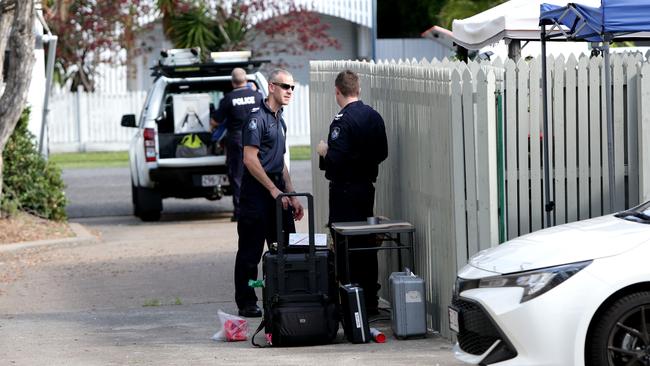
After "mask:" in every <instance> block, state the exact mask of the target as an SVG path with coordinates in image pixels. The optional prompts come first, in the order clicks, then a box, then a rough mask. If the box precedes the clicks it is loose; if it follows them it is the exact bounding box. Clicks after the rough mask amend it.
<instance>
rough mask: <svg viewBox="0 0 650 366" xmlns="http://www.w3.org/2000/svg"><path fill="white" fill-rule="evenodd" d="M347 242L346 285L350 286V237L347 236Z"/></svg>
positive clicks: (345, 240) (345, 252)
mask: <svg viewBox="0 0 650 366" xmlns="http://www.w3.org/2000/svg"><path fill="white" fill-rule="evenodd" d="M344 242H345V251H344V252H343V253H344V254H345V259H344V260H345V283H344V284H348V283H350V251H349V250H348V249H349V248H350V243H349V242H348V236H347V235H346V236H345V239H344Z"/></svg>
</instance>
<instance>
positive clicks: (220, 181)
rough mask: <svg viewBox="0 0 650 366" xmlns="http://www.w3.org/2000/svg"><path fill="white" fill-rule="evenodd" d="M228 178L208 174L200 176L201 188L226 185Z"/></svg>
mask: <svg viewBox="0 0 650 366" xmlns="http://www.w3.org/2000/svg"><path fill="white" fill-rule="evenodd" d="M227 184H228V176H226V175H224V174H210V175H202V176H201V186H202V187H216V186H218V185H227Z"/></svg>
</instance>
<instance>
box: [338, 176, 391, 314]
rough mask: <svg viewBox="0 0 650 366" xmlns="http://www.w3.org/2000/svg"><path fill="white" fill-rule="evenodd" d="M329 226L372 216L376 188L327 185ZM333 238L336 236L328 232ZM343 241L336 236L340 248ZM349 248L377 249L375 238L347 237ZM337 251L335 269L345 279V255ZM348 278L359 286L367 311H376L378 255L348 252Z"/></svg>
mask: <svg viewBox="0 0 650 366" xmlns="http://www.w3.org/2000/svg"><path fill="white" fill-rule="evenodd" d="M329 195H330V197H329V206H330V213H329V223H330V224H331V223H334V222H349V221H366V219H367V218H368V217H371V216H374V214H373V209H374V204H375V187H374V185H373V184H372V183H371V182H330V189H329ZM331 234H332V237H334V235H337V234H335V233H334V231H333V230H332V231H331ZM343 241H344V238H343V237H342V236H340V235H339V236H338V237H337V238H336V242H337V243H338V245H339V246H341V245H342V243H343ZM348 244H349V247H350V248H360V247H373V246H376V245H377V241H376V236H375V235H367V236H366V235H361V236H349V237H348ZM335 249H336V260H337V262H336V264H337V265H336V268H337V276H338V278H339V280H341V281H342V280H343V279H344V278H345V262H344V260H345V257H344V255H345V253H344V252H343V250H340V248H335ZM348 258H349V264H350V273H349V276H350V277H349V278H350V282H351V283H356V284H359V285H360V286H361V287H362V288H363V293H364V297H365V300H366V307H367V308H368V309H369V310H370V309H373V308H374V309H376V308H377V290H378V288H379V285H378V284H377V275H378V270H377V251H376V250H369V251H360V252H350V254H349V255H348Z"/></svg>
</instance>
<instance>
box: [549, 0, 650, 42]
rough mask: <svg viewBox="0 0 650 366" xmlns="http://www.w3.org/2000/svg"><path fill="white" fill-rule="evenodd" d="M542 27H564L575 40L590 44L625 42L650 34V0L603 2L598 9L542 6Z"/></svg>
mask: <svg viewBox="0 0 650 366" xmlns="http://www.w3.org/2000/svg"><path fill="white" fill-rule="evenodd" d="M539 23H540V25H543V24H546V25H550V24H556V23H557V24H560V25H563V26H565V27H567V28H568V29H569V30H568V32H567V34H568V35H569V36H570V37H571V38H573V39H582V40H586V41H590V42H598V41H609V40H611V39H614V38H616V37H617V36H618V37H619V38H625V35H629V34H632V33H638V32H650V0H601V2H600V7H597V8H595V7H591V6H586V5H581V4H575V3H570V4H567V5H566V6H558V5H553V4H542V5H541V6H540V15H539ZM646 37H647V35H646Z"/></svg>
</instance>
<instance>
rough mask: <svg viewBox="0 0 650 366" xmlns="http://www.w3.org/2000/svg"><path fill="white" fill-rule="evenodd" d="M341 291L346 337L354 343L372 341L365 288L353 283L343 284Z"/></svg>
mask: <svg viewBox="0 0 650 366" xmlns="http://www.w3.org/2000/svg"><path fill="white" fill-rule="evenodd" d="M339 293H340V296H341V312H342V314H343V317H342V321H343V330H344V331H345V336H346V338H347V339H348V341H350V342H352V343H367V342H370V338H371V337H370V326H369V325H368V316H367V313H366V301H365V299H364V297H363V288H362V287H360V286H357V285H353V284H347V285H341V287H339Z"/></svg>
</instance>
